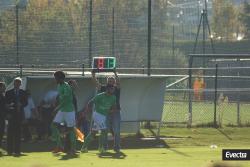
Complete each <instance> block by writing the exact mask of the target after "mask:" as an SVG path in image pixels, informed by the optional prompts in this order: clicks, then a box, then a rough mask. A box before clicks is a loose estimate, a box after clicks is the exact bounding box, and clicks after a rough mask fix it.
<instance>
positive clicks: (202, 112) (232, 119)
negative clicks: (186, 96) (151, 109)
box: [163, 102, 250, 126]
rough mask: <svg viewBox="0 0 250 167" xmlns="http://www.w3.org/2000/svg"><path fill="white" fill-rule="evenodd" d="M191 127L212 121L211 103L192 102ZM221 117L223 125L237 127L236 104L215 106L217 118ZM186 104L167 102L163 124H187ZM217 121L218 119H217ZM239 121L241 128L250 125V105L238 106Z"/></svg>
mask: <svg viewBox="0 0 250 167" xmlns="http://www.w3.org/2000/svg"><path fill="white" fill-rule="evenodd" d="M192 105H193V108H192V111H193V113H192V114H193V125H199V124H208V123H211V122H213V121H214V104H213V103H212V102H193V103H192ZM220 113H223V115H222V124H223V125H237V104H236V103H227V104H222V105H218V106H217V118H218V117H219V114H220ZM187 120H188V102H168V103H165V105H164V112H163V121H164V122H187ZM217 120H218V119H217ZM240 121H241V124H242V125H243V126H246V125H249V124H250V104H246V103H245V104H240Z"/></svg>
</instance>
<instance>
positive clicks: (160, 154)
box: [0, 127, 250, 167]
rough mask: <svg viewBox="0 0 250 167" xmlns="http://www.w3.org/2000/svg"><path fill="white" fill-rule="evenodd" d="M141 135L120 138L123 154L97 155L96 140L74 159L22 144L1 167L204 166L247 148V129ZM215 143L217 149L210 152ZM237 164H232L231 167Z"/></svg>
mask: <svg viewBox="0 0 250 167" xmlns="http://www.w3.org/2000/svg"><path fill="white" fill-rule="evenodd" d="M142 133H143V135H144V136H146V137H149V138H137V137H136V136H134V135H124V136H123V137H122V148H123V149H122V154H115V153H114V152H113V151H110V150H109V152H108V153H106V154H103V155H99V154H98V151H97V150H96V141H94V143H93V144H92V145H93V147H92V148H90V150H89V152H88V153H81V154H79V155H78V156H77V157H69V156H67V155H65V154H60V155H57V156H55V155H52V154H51V153H50V150H51V149H52V148H53V144H52V143H50V142H43V143H23V153H24V155H23V156H21V157H11V156H5V155H2V156H1V157H0V166H1V167H54V166H60V167H73V166H86V167H87V166H101V167H105V166H109V167H110V166H118V167H128V166H136V167H145V166H152V167H153V166H156V167H166V166H168V167H204V166H207V164H210V163H213V162H217V161H221V150H222V149H223V148H248V149H250V135H249V134H250V128H229V127H227V128H224V129H214V128H197V129H187V128H164V129H162V131H161V135H162V137H164V139H163V140H158V141H156V140H152V138H150V136H152V131H149V130H142ZM212 144H216V145H217V146H218V148H215V149H211V148H210V145H212ZM235 163H236V162H231V163H230V164H231V165H233V164H235ZM237 164H239V165H241V166H242V167H250V161H248V162H237Z"/></svg>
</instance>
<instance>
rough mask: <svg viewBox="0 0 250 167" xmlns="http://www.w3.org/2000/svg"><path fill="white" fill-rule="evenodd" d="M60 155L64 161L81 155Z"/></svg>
mask: <svg viewBox="0 0 250 167" xmlns="http://www.w3.org/2000/svg"><path fill="white" fill-rule="evenodd" d="M60 156H61V158H60V159H59V160H64V161H65V160H70V159H74V158H79V157H80V155H78V154H75V155H69V154H65V155H60Z"/></svg>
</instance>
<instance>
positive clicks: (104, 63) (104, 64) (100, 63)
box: [92, 57, 116, 72]
mask: <svg viewBox="0 0 250 167" xmlns="http://www.w3.org/2000/svg"><path fill="white" fill-rule="evenodd" d="M115 67H116V59H115V57H93V61H92V70H93V71H94V72H112V71H113V70H114V68H115Z"/></svg>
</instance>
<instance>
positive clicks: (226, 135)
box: [216, 128, 233, 140]
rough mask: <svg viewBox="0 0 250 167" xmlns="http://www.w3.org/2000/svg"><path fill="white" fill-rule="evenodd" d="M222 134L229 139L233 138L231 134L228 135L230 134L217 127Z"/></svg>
mask: <svg viewBox="0 0 250 167" xmlns="http://www.w3.org/2000/svg"><path fill="white" fill-rule="evenodd" d="M216 129H217V130H218V131H219V132H220V133H221V134H222V135H224V136H225V137H226V138H227V139H228V140H233V139H232V138H231V137H230V136H228V134H226V133H225V132H224V131H222V130H221V129H219V128H216Z"/></svg>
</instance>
